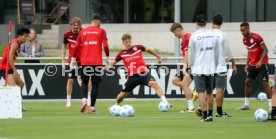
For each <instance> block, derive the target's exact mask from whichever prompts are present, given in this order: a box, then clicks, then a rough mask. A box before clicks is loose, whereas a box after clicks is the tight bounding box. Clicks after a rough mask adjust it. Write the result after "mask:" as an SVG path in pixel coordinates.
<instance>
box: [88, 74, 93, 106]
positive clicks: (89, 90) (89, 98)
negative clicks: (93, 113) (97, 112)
mask: <svg viewBox="0 0 276 139" xmlns="http://www.w3.org/2000/svg"><path fill="white" fill-rule="evenodd" d="M91 91H92V80H91V77H90V79H89V82H88V97H87V102H88V103H87V105H88V106H90V105H91Z"/></svg>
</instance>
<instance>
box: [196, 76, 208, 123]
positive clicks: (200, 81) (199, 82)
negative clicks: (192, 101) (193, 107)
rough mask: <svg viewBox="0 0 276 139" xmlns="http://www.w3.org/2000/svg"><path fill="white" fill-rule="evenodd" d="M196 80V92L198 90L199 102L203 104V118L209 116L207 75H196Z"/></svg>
mask: <svg viewBox="0 0 276 139" xmlns="http://www.w3.org/2000/svg"><path fill="white" fill-rule="evenodd" d="M194 81H195V88H196V92H198V97H199V103H200V106H201V110H202V114H203V116H202V120H203V121H204V119H206V118H207V117H208V115H207V103H206V94H205V90H206V86H205V85H206V83H205V76H204V75H196V76H194Z"/></svg>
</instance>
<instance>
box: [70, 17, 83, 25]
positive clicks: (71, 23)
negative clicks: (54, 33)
mask: <svg viewBox="0 0 276 139" xmlns="http://www.w3.org/2000/svg"><path fill="white" fill-rule="evenodd" d="M74 23H78V24H79V25H81V19H80V18H78V17H73V18H72V19H71V20H70V25H73V24H74Z"/></svg>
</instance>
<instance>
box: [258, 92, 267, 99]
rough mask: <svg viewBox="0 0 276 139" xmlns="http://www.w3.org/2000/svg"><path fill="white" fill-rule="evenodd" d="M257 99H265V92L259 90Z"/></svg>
mask: <svg viewBox="0 0 276 139" xmlns="http://www.w3.org/2000/svg"><path fill="white" fill-rule="evenodd" d="M257 99H258V100H267V96H266V93H264V92H260V93H259V94H258V98H257Z"/></svg>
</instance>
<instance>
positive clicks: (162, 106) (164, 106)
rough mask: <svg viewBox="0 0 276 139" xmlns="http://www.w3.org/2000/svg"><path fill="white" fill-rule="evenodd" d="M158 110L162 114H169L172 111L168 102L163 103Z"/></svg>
mask: <svg viewBox="0 0 276 139" xmlns="http://www.w3.org/2000/svg"><path fill="white" fill-rule="evenodd" d="M158 108H159V110H160V111H162V112H167V111H169V109H170V104H169V103H168V102H163V101H161V102H160V103H159V105H158Z"/></svg>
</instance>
